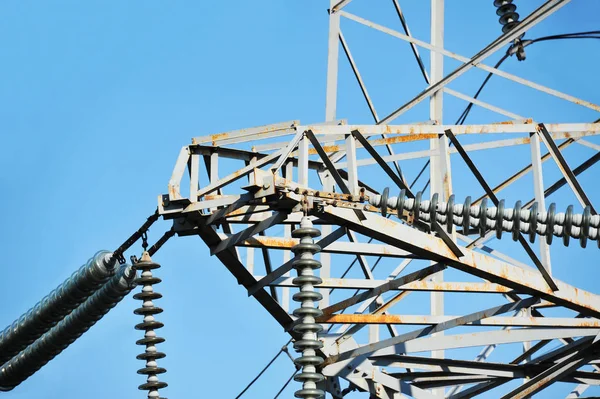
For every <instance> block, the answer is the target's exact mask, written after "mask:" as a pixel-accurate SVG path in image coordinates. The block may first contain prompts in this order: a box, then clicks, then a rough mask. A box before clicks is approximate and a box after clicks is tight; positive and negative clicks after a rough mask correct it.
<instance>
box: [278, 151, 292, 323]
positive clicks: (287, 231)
mask: <svg viewBox="0 0 600 399" xmlns="http://www.w3.org/2000/svg"><path fill="white" fill-rule="evenodd" d="M283 168H284V173H285V178H286V179H289V180H294V164H293V163H292V162H288V163H286V164H285V165H284V166H283ZM283 236H284V237H285V238H286V239H287V238H289V239H291V238H292V226H291V225H290V224H284V225H283ZM291 258H292V252H291V251H283V263H282V264H286V263H287V262H288V261H289V260H290V259H291ZM284 276H285V277H289V276H290V272H287V273H285V274H284ZM281 307H282V308H283V310H285V311H286V312H289V311H290V287H283V288H282V289H281Z"/></svg>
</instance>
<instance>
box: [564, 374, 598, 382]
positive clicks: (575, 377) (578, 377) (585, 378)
mask: <svg viewBox="0 0 600 399" xmlns="http://www.w3.org/2000/svg"><path fill="white" fill-rule="evenodd" d="M565 379H566V380H568V381H569V382H582V383H585V384H590V385H600V375H599V374H598V372H597V371H575V372H573V373H572V374H571V375H569V376H568V377H566V378H565ZM563 381H564V380H563Z"/></svg>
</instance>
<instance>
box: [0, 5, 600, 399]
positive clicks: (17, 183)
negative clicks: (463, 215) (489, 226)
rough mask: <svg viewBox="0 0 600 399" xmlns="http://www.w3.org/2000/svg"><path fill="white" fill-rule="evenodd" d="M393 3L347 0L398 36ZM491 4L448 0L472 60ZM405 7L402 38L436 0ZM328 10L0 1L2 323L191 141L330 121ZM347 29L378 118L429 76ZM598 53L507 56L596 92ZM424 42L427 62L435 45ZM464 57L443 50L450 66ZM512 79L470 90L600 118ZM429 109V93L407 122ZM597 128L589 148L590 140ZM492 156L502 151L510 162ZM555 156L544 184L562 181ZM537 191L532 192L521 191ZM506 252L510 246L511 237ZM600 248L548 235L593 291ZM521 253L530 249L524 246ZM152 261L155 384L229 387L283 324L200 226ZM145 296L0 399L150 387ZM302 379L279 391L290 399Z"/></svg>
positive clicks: (554, 21)
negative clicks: (200, 233)
mask: <svg viewBox="0 0 600 399" xmlns="http://www.w3.org/2000/svg"><path fill="white" fill-rule="evenodd" d="M367 3H368V4H367ZM388 3H389V2H383V1H374V2H367V1H366V0H355V2H354V3H353V4H351V5H350V6H348V10H349V11H352V12H356V13H357V14H360V15H363V16H364V17H366V18H371V19H373V20H375V21H377V22H379V23H382V24H384V25H386V26H389V27H391V28H395V29H399V23H398V22H397V21H396V20H395V19H394V15H393V14H392V12H393V9H392V8H390V6H389V4H388ZM405 3H406V4H405ZM488 3H491V1H487V2H480V1H474V0H470V1H464V2H463V1H461V2H456V1H447V12H446V16H447V18H448V21H447V23H446V33H447V35H448V38H447V44H446V46H447V48H448V49H449V50H451V51H455V52H458V53H460V54H462V55H465V56H470V55H472V54H474V53H475V52H476V51H477V50H478V49H479V48H481V47H483V46H484V45H486V44H487V43H489V42H491V41H492V40H493V39H495V38H496V37H497V36H498V35H499V34H500V31H501V27H500V25H499V24H498V23H497V17H496V16H495V10H494V8H493V6H492V5H491V4H488ZM521 3H525V2H519V3H518V6H519V7H520V9H519V10H520V11H522V14H526V13H527V12H528V11H531V10H532V9H533V8H535V7H536V6H537V5H538V4H541V1H531V2H527V4H521ZM401 5H402V6H403V7H404V11H405V14H406V17H407V19H408V22H409V25H410V26H411V29H412V31H413V34H414V35H415V36H416V37H418V38H421V39H423V40H428V38H429V32H428V30H429V28H428V26H429V22H428V19H425V20H424V22H423V23H419V21H420V20H422V18H427V17H426V15H427V13H428V8H427V6H425V5H423V2H416V1H414V0H408V1H406V0H405V1H401ZM326 9H327V2H326V1H323V0H321V1H309V2H301V1H287V2H285V1H268V0H261V1H255V2H245V1H233V2H198V1H196V2H194V1H175V2H161V1H155V0H151V1H146V2H110V3H107V2H102V1H94V0H90V1H86V2H77V1H66V0H65V1H56V2H40V3H35V4H34V3H32V2H16V1H12V2H2V3H1V4H0V15H2V16H3V23H2V24H0V48H1V49H2V50H1V52H0V71H2V79H0V132H2V133H1V136H0V137H1V138H2V145H1V146H0V183H1V185H2V187H4V189H3V191H2V194H3V195H2V200H1V204H2V208H3V210H4V215H3V223H2V228H1V229H0V234H1V235H0V238H1V239H0V249H1V250H2V252H3V254H4V257H3V262H2V263H0V270H1V272H2V278H1V279H0V303H1V304H2V306H0V326H1V327H2V328H3V327H4V325H7V324H9V323H11V322H12V321H13V320H14V319H15V318H17V317H18V316H19V315H20V314H21V313H23V312H24V311H26V310H27V309H29V307H31V306H33V305H34V304H35V303H36V302H37V301H38V300H39V299H41V298H42V297H43V296H44V295H45V294H46V293H48V292H49V291H50V290H51V289H53V288H54V287H55V286H56V285H58V284H59V283H60V282H62V281H63V280H64V279H65V278H66V277H68V276H69V275H70V274H71V273H72V271H73V270H75V269H76V268H78V267H79V266H80V265H81V264H83V263H84V262H85V261H86V260H87V259H88V258H89V257H90V256H92V255H93V254H94V253H95V252H96V251H98V250H100V249H114V248H116V247H117V246H118V245H119V244H120V243H121V242H122V241H123V240H124V239H125V238H127V237H128V236H129V234H130V233H131V232H132V231H133V230H135V229H137V228H138V226H139V225H140V224H141V223H142V222H143V221H144V220H145V218H146V217H147V216H148V215H150V214H151V213H152V212H153V211H154V209H155V207H156V201H157V196H158V195H159V194H161V193H163V192H165V191H166V188H167V182H168V179H169V176H170V174H171V171H172V167H173V165H174V162H175V159H176V157H177V154H178V151H179V149H180V147H182V146H183V145H186V144H188V143H189V142H190V138H191V137H194V136H199V135H204V134H210V133H216V132H220V131H226V130H230V129H236V128H243V127H249V126H256V125H262V124H268V123H275V122H279V121H285V120H292V119H299V120H301V121H303V122H307V123H308V122H320V121H322V120H323V119H324V103H325V101H324V99H325V70H326V52H327V48H326V44H327V40H326V36H327V13H326ZM599 12H600V3H598V2H594V1H592V0H580V1H579V2H572V4H569V5H567V6H566V7H565V8H564V9H563V10H561V11H560V12H558V13H557V14H556V15H554V16H552V17H550V18H549V19H548V20H547V21H546V22H545V23H542V24H541V25H539V26H538V27H536V28H534V30H533V31H532V32H531V33H528V37H538V36H542V35H546V34H556V33H566V32H574V31H580V30H582V31H583V30H592V29H597V28H598V26H597V15H598V13H599ZM342 28H343V29H344V33H345V35H346V38H347V39H348V41H349V43H350V45H351V47H352V51H353V54H354V57H355V58H356V60H357V62H358V63H359V67H361V72H362V73H363V77H364V78H365V81H366V82H367V85H368V86H369V90H370V92H371V94H372V96H373V98H374V101H375V103H376V106H377V107H378V110H379V113H380V115H385V114H387V113H388V112H390V111H392V110H393V109H395V108H396V107H397V106H399V105H400V104H401V103H402V102H403V101H405V100H408V99H410V98H412V97H413V96H414V95H416V94H417V93H418V92H419V91H420V90H422V89H423V83H422V82H421V81H420V80H419V79H420V77H419V72H418V70H417V68H416V66H415V65H414V61H413V59H412V58H411V57H412V56H411V54H410V49H409V47H408V46H407V45H406V43H403V42H400V41H397V40H395V39H392V38H387V37H385V36H382V34H380V33H378V32H373V31H368V30H366V29H363V28H361V27H358V26H356V25H354V24H353V23H352V22H351V21H344V24H343V25H342ZM384 46H385V47H384ZM598 46H599V44H598V41H593V42H592V41H564V42H556V43H553V44H549V43H543V44H538V45H535V46H532V47H530V48H528V49H527V55H528V59H527V61H525V62H521V63H519V62H517V61H516V60H515V59H511V60H509V61H507V62H506V63H505V65H504V66H503V69H506V70H507V71H509V72H512V73H516V74H519V75H520V76H523V77H526V78H529V79H532V80H534V81H536V82H538V83H542V84H545V85H548V86H550V87H553V88H555V89H559V90H564V91H567V92H569V93H570V94H573V95H576V96H578V97H580V98H584V99H586V100H589V101H592V102H596V103H598V102H600V96H599V94H598V90H597V88H598V85H599V84H600V77H599V75H598V74H597V73H596V71H595V69H596V63H597V62H598V56H597V54H599V52H598ZM421 52H422V54H423V56H424V58H425V59H426V61H427V60H428V55H427V54H426V51H424V50H422V51H421ZM342 56H343V53H341V52H340V59H341V60H342ZM499 56H500V54H498V55H495V56H494V57H492V58H490V61H489V63H493V62H495V61H496V60H497V59H498V58H499ZM456 66H458V64H457V63H456V62H453V61H448V62H447V64H446V72H450V71H451V70H452V69H453V68H455V67H456ZM483 77H484V74H483V73H481V72H475V73H472V74H469V75H468V76H465V77H463V78H461V79H460V80H458V81H456V82H455V83H454V84H453V85H452V86H451V87H453V88H455V89H456V90H461V91H464V92H465V93H466V94H472V93H473V92H474V91H475V90H476V89H477V87H478V85H479V84H480V82H481V80H482V79H483ZM352 79H353V78H352V75H351V72H350V70H349V68H348V66H347V65H346V64H345V63H344V62H342V63H341V67H340V84H341V86H342V88H341V89H340V92H339V102H338V117H340V118H347V119H348V120H349V121H350V122H352V123H371V121H370V120H369V114H368V109H367V108H366V107H365V106H364V104H363V102H362V101H361V99H360V97H359V91H358V88H357V86H356V84H355V83H354V82H353V81H352ZM506 82H507V81H505V80H503V79H501V78H494V79H492V81H491V82H490V85H489V86H488V88H487V89H486V92H485V93H484V95H482V97H481V98H482V99H484V100H486V101H490V102H492V103H493V104H495V105H499V106H505V107H506V108H508V109H510V110H512V111H515V112H518V113H522V114H524V115H525V116H527V117H534V118H535V119H536V120H539V121H548V122H556V121H573V122H584V121H591V120H593V119H596V118H597V117H598V116H597V114H595V113H594V112H592V111H590V110H586V109H583V108H581V107H576V106H572V105H565V103H564V102H561V101H558V100H556V99H553V98H551V97H548V96H542V95H539V94H536V93H533V92H532V91H531V90H529V89H522V88H519V87H518V86H516V85H515V84H512V83H506ZM464 106H465V103H464V102H462V101H453V100H450V99H449V100H448V102H447V103H446V112H447V113H446V122H449V123H452V122H454V120H455V119H456V117H457V116H458V115H459V114H460V112H461V111H462V108H463V107H464ZM423 119H427V111H426V108H425V104H423V106H422V107H416V108H415V109H414V110H413V111H411V112H410V113H408V114H407V115H406V116H404V117H403V118H401V119H399V120H398V122H411V121H419V120H423ZM497 120H502V117H500V118H499V117H498V116H497V115H493V114H490V113H489V112H487V111H479V110H478V111H474V112H473V113H472V117H471V118H470V119H469V121H470V122H472V123H478V122H490V121H497ZM590 141H593V142H595V143H597V144H600V143H599V142H598V141H597V140H595V138H593V139H590ZM528 151H529V150H528V149H526V148H525V149H523V148H518V149H511V150H507V151H497V152H496V153H491V152H490V153H489V154H486V153H478V154H476V155H473V158H474V160H475V161H476V162H477V163H478V164H479V165H481V168H482V170H483V171H484V172H485V173H486V176H489V177H490V179H491V180H492V181H495V182H498V181H500V180H501V178H502V177H503V176H506V175H508V174H509V173H511V172H512V171H515V170H518V169H519V168H520V167H521V166H522V164H523V163H524V162H525V160H526V159H527V158H526V155H527V154H528ZM591 154H593V151H591V150H589V149H580V148H577V149H576V148H573V149H572V150H571V151H570V152H567V154H566V156H567V158H568V159H569V160H571V161H572V164H573V165H576V164H578V163H579V162H580V161H581V160H583V159H585V158H587V157H589V156H590V155H591ZM513 159H514V160H515V161H514V162H513ZM519 159H520V161H519ZM498 162H503V163H504V164H503V167H502V168H499V167H498ZM455 164H456V165H457V166H456V170H458V171H460V170H464V166H461V165H460V161H458V160H455V161H453V166H454V165H455ZM461 168H463V169H461ZM548 168H549V171H548V173H549V176H551V177H550V178H549V180H552V177H557V176H558V175H557V173H558V172H557V171H556V170H554V169H551V167H548ZM407 170H408V171H409V172H408V173H411V172H414V171H415V170H417V164H416V163H415V164H414V165H413V164H411V165H407ZM413 175H414V174H413ZM455 176H456V177H455V184H456V185H457V187H458V189H461V190H462V194H461V195H457V196H458V197H460V198H461V199H462V198H463V197H464V195H467V194H470V195H473V196H478V195H479V193H480V190H476V192H473V191H472V190H471V188H472V187H474V186H473V183H472V180H470V179H469V178H467V177H464V178H463V176H465V174H463V173H458V172H456V171H455ZM594 176H595V172H593V169H592V173H589V172H588V173H585V174H583V175H582V177H581V182H582V185H583V186H584V187H586V188H587V190H588V194H589V196H590V198H591V199H592V201H596V202H598V201H599V200H600V191H599V190H598V189H597V188H596V187H594V186H595V185H594V183H595V181H596V179H595V178H594ZM458 189H457V190H458ZM527 189H529V188H527ZM523 190H525V184H524V185H523V186H516V188H515V189H514V190H512V191H510V190H507V192H506V198H507V200H508V202H509V203H510V202H511V201H514V200H515V199H519V198H522V196H521V194H523V193H525V191H523ZM530 196H531V195H530V194H529V193H526V197H527V198H526V199H529V197H530ZM523 199H525V198H523ZM552 200H554V201H556V202H557V203H559V204H562V205H561V206H559V208H561V209H564V208H565V207H566V204H570V203H576V200H575V199H574V197H573V195H570V194H568V193H565V194H557V195H556V197H555V198H552ZM597 206H598V205H597ZM576 209H578V208H577V207H576ZM168 228H169V225H168V223H166V222H160V223H157V224H156V225H155V227H153V228H152V229H151V231H150V233H149V237H150V241H154V240H155V239H157V238H158V237H159V236H160V235H161V234H162V232H163V231H164V230H166V229H168ZM557 245H560V243H557ZM499 248H502V249H507V250H508V251H510V250H512V249H514V248H515V247H514V245H512V243H510V242H509V243H504V242H503V243H500V245H499ZM596 251H597V249H595V248H593V247H592V248H591V249H589V248H588V249H587V250H581V249H579V248H577V245H576V244H572V245H571V247H570V248H568V249H563V248H557V249H554V248H553V255H555V257H554V265H555V266H554V267H555V273H556V275H557V276H558V277H559V278H561V279H563V280H565V281H568V282H569V283H572V284H575V285H578V286H581V287H582V288H586V289H589V290H592V291H597V284H596V281H597V277H598V274H597V271H596V270H595V267H594V266H595V263H597V260H598V252H596ZM138 252H139V247H136V250H135V253H138ZM514 256H515V257H516V258H519V259H525V258H524V256H523V254H522V253H518V252H517V253H515V255H514ZM155 260H156V261H157V262H159V263H162V264H163V266H164V267H163V268H162V269H160V270H159V271H158V275H159V276H160V277H161V278H163V280H164V283H163V284H162V285H160V286H158V287H157V290H158V291H160V292H162V293H163V295H164V298H163V299H162V300H160V301H157V305H158V303H159V302H160V305H158V306H161V307H163V308H164V309H165V313H163V314H162V315H160V318H159V319H160V320H161V321H163V322H164V323H165V328H164V329H162V330H161V331H160V333H161V335H162V336H164V337H166V338H167V342H166V343H165V344H164V345H162V346H161V349H162V350H163V351H165V352H166V353H167V358H166V359H164V360H162V361H160V365H164V366H165V367H166V368H167V369H168V373H167V374H166V375H165V376H164V378H163V379H164V380H165V381H167V382H168V383H169V385H170V386H169V388H168V389H166V390H165V393H164V396H167V397H172V398H178V397H184V396H185V395H192V396H193V397H195V396H205V395H218V397H223V398H230V397H234V396H235V395H236V394H237V393H238V392H239V390H241V389H242V388H243V386H245V384H246V383H247V382H248V381H249V380H250V379H252V378H253V376H254V375H255V374H256V372H257V371H258V370H259V369H260V368H262V366H263V365H264V364H266V362H267V361H268V360H269V359H270V358H271V357H272V356H273V355H274V354H275V353H276V352H277V350H278V349H279V348H280V346H281V345H282V344H283V343H285V342H286V341H287V337H286V335H285V334H284V333H283V331H282V329H281V328H280V327H279V326H278V325H277V324H276V323H275V322H274V321H273V320H271V319H270V317H268V315H267V313H266V311H264V310H263V309H262V308H261V307H260V305H258V304H257V303H256V302H255V301H254V300H253V299H249V298H248V297H247V294H246V293H245V291H244V290H243V288H241V287H238V286H237V283H236V281H235V279H234V278H233V277H232V276H231V275H230V274H229V272H228V271H227V270H226V269H225V268H224V267H223V266H222V265H221V264H220V263H219V262H218V260H217V259H215V258H210V257H209V255H208V251H207V249H206V248H205V246H204V244H203V242H201V240H199V239H198V238H193V237H186V238H180V239H173V240H171V241H170V242H169V243H168V244H167V245H166V246H165V247H164V248H163V249H162V250H161V252H160V253H159V254H158V255H157V256H156V257H155ZM590 261H591V262H590ZM574 270H576V272H574ZM454 305H456V304H454ZM137 306H138V304H137V303H136V302H135V301H133V300H132V299H131V298H127V299H126V300H124V301H123V302H122V303H121V304H120V305H119V306H118V307H117V308H115V309H114V310H113V311H112V312H110V314H108V315H107V316H106V317H105V318H104V319H103V320H102V321H100V322H99V323H98V325H96V326H94V327H93V328H92V329H91V330H90V331H89V332H88V333H86V334H85V335H84V336H83V337H82V338H81V339H80V340H78V341H77V342H76V343H75V344H73V345H72V346H71V347H70V348H68V349H67V350H66V351H65V352H64V353H62V354H61V355H60V356H58V357H57V358H56V359H54V360H53V361H52V362H51V363H50V364H49V365H47V366H46V367H44V368H43V369H42V370H41V371H40V372H38V373H37V374H36V375H35V376H33V377H31V378H30V379H28V380H27V381H26V382H25V383H23V384H22V385H21V386H19V387H18V388H17V389H15V390H14V391H13V392H11V393H8V394H4V396H5V397H7V398H11V399H12V398H15V399H16V398H31V397H44V398H59V397H60V398H76V397H81V396H82V395H85V396H86V397H87V398H91V399H93V398H101V397H102V398H104V397H107V396H114V397H143V395H144V393H143V392H140V391H137V385H139V384H141V383H142V382H143V378H142V376H139V375H136V370H137V369H138V368H140V367H142V362H141V361H138V360H136V359H135V355H136V354H137V353H139V352H140V347H137V346H136V345H135V344H134V343H135V341H136V340H137V339H139V338H140V337H141V334H140V332H139V331H136V330H134V329H133V326H134V325H135V324H136V323H138V322H140V318H139V316H135V315H133V313H132V311H133V309H134V308H135V307H137ZM449 306H452V305H449ZM292 370H293V366H292V364H291V363H290V362H289V360H288V359H286V358H284V357H280V358H279V359H278V360H277V363H276V367H274V368H272V369H270V370H269V371H268V373H267V374H266V375H265V377H264V378H263V379H261V380H260V381H259V383H258V384H257V386H256V387H255V388H253V390H252V391H250V392H249V394H248V397H252V398H268V397H272V396H273V395H274V394H275V392H276V391H277V390H278V389H279V386H280V385H281V384H282V383H283V382H284V381H285V379H286V378H287V377H288V376H289V374H290V373H291V372H292ZM293 385H294V384H293ZM295 388H296V387H294V386H292V387H291V388H289V389H288V391H286V392H287V393H286V394H287V397H291V395H292V393H291V392H293V390H294V389H295ZM560 392H564V388H563V389H562V390H561V391H560ZM588 392H589V394H590V395H591V394H593V393H595V394H598V393H599V391H598V390H595V392H594V390H593V389H590V390H589V391H588Z"/></svg>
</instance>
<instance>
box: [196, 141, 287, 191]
mask: <svg viewBox="0 0 600 399" xmlns="http://www.w3.org/2000/svg"><path fill="white" fill-rule="evenodd" d="M284 150H285V149H284V148H282V149H281V150H279V151H277V152H275V153H273V154H271V155H267V156H266V157H263V158H260V159H258V160H257V161H256V162H254V163H251V164H249V165H247V166H245V167H244V168H242V169H240V170H238V171H236V172H233V173H232V174H230V175H228V176H226V177H224V178H222V179H220V180H218V181H216V182H214V183H211V184H209V185H208V186H206V187H204V188H201V189H199V190H198V197H201V196H203V195H205V194H208V193H210V192H213V191H215V190H218V189H219V188H221V187H224V186H226V185H227V184H229V183H232V182H234V181H236V180H238V179H241V178H242V177H244V176H247V175H248V174H249V173H251V172H252V170H254V169H255V168H261V167H263V166H265V165H267V164H269V163H271V162H273V161H274V160H275V159H277V158H278V157H279V156H280V155H281V154H282V153H283V151H284Z"/></svg>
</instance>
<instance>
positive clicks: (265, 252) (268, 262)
mask: <svg viewBox="0 0 600 399" xmlns="http://www.w3.org/2000/svg"><path fill="white" fill-rule="evenodd" d="M258 235H259V236H264V235H265V231H264V230H263V231H260V232H259V233H258ZM261 252H262V256H263V262H264V264H265V271H266V272H267V274H268V273H271V272H273V267H272V266H271V256H270V255H269V249H268V248H264V247H263V248H261ZM269 291H270V292H271V296H272V297H273V298H275V300H276V301H277V302H279V298H278V297H277V290H276V289H275V287H269Z"/></svg>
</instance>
